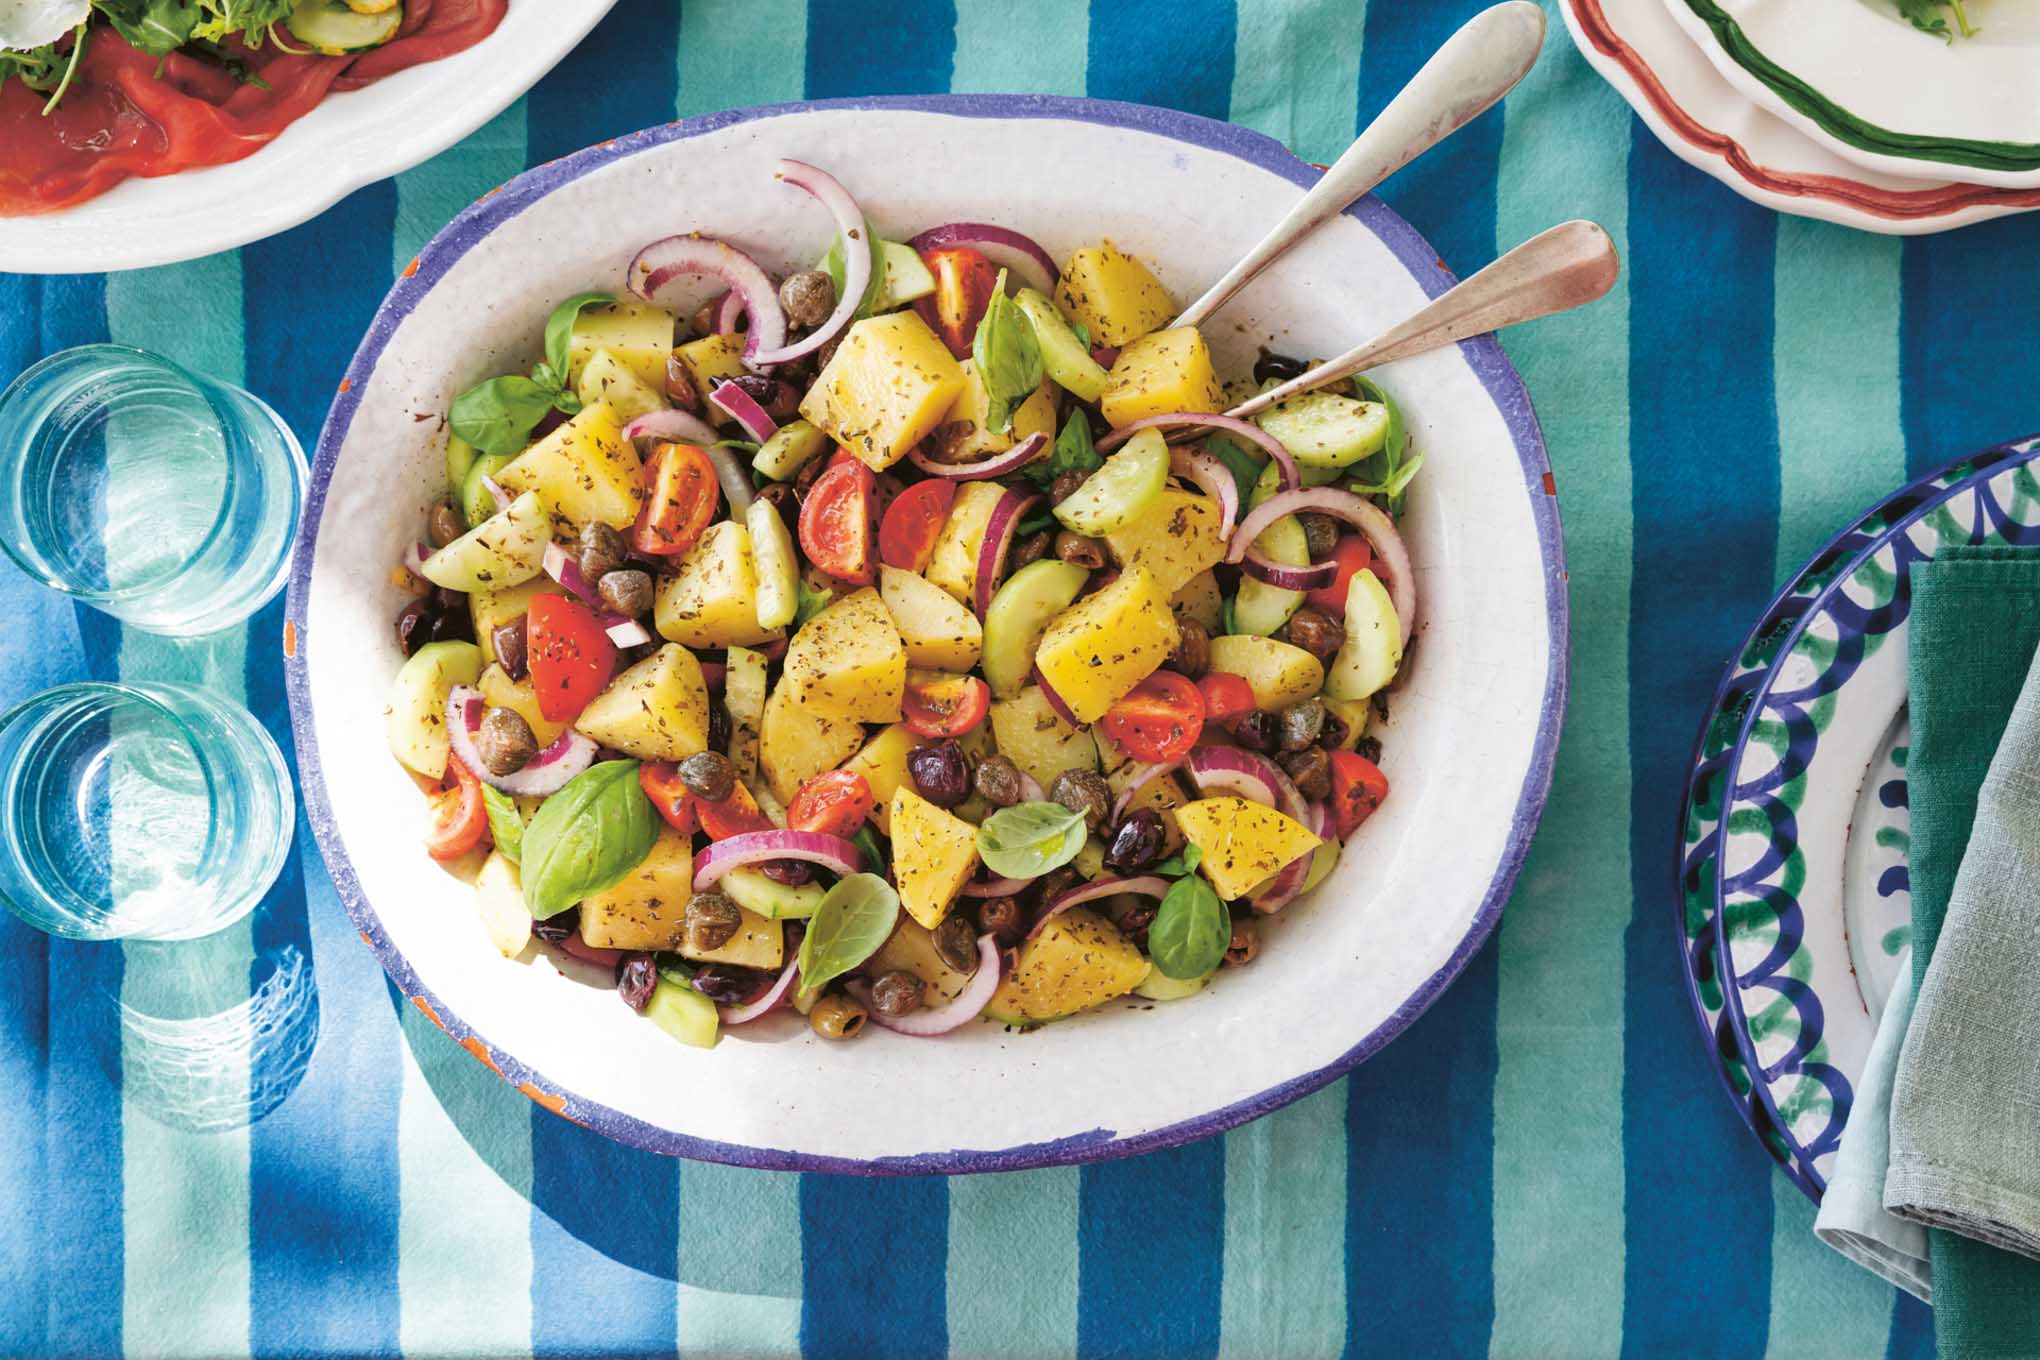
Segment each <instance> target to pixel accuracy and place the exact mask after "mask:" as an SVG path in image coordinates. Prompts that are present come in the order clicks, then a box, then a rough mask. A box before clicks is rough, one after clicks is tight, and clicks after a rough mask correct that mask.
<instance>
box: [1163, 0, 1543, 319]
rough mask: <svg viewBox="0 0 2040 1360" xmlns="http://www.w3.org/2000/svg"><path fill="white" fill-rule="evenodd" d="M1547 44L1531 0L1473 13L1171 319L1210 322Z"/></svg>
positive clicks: (1477, 111) (1477, 108) (1485, 102)
mask: <svg viewBox="0 0 2040 1360" xmlns="http://www.w3.org/2000/svg"><path fill="white" fill-rule="evenodd" d="M1543 44H1544V11H1543V10H1542V9H1540V8H1539V7H1538V6H1536V5H1535V4H1532V3H1531V0H1508V2H1507V3H1505V4H1500V5H1496V6H1494V7H1493V8H1491V9H1487V10H1483V11H1482V12H1481V13H1479V14H1477V15H1475V16H1474V17H1473V18H1472V19H1470V20H1468V21H1467V23H1466V25H1465V26H1464V27H1463V28H1461V29H1460V30H1459V31H1458V32H1457V33H1455V34H1453V35H1452V36H1451V37H1450V38H1449V39H1447V40H1446V42H1445V45H1444V46H1443V47H1441V48H1439V49H1438V51H1437V52H1436V54H1434V55H1433V56H1432V58H1431V59H1430V60H1429V61H1427V62H1425V63H1424V67H1423V69H1422V70H1420V71H1418V72H1417V74H1416V77H1415V78H1414V79H1412V80H1411V81H1410V83H1409V84H1408V85H1405V86H1404V87H1403V88H1402V92H1401V93H1399V94H1398V95H1396V97H1395V98H1394V99H1392V100H1390V101H1389V104H1388V107H1387V108H1385V109H1383V110H1382V111H1381V113H1380V115H1379V116H1378V117H1376V118H1375V120H1374V121H1373V122H1372V123H1369V124H1368V125H1367V128H1366V130H1365V131H1363V132H1362V133H1361V134H1360V136H1359V137H1358V138H1357V139H1356V140H1355V141H1354V143H1353V145H1351V146H1350V147H1347V148H1346V154H1345V155H1343V156H1341V157H1339V159H1338V161H1337V162H1336V163H1335V164H1333V166H1332V168H1331V169H1329V170H1327V171H1326V172H1325V174H1324V177H1323V178H1322V179H1320V180H1319V181H1318V182H1317V183H1316V184H1315V185H1313V186H1311V190H1310V192H1309V193H1307V194H1305V195H1304V196H1303V197H1302V199H1300V200H1299V201H1298V202H1297V204H1296V206H1295V207H1294V208H1292V209H1290V210H1289V213H1288V214H1287V215H1286V216H1285V217H1283V219H1282V220H1281V221H1280V222H1277V223H1276V224H1275V227H1274V229H1273V230H1272V231H1270V232H1269V233H1268V234H1267V235H1266V236H1265V237H1263V238H1262V239H1261V243H1260V244H1259V245H1257V246H1255V247H1254V248H1253V249H1252V250H1251V251H1249V252H1247V255H1246V258H1245V259H1243V260H1241V261H1240V262H1239V263H1238V264H1236V265H1234V266H1233V267H1232V268H1231V269H1229V270H1227V271H1226V274H1225V277H1224V278H1222V279H1220V280H1219V281H1218V282H1217V283H1214V284H1213V285H1211V288H1210V290H1209V291H1207V292H1206V293H1205V294H1204V296H1203V297H1201V298H1199V299H1197V301H1195V302H1193V303H1191V304H1190V306H1189V308H1188V309H1187V310H1185V311H1184V313H1183V314H1182V315H1181V316H1179V317H1177V318H1176V319H1175V321H1174V322H1172V323H1171V324H1172V325H1176V326H1195V325H1198V324H1200V323H1201V322H1203V321H1204V320H1205V319H1206V318H1207V317H1209V316H1210V315H1211V314H1212V313H1213V312H1216V311H1217V310H1218V309H1219V308H1220V307H1223V306H1224V305H1225V304H1226V302H1227V301H1228V300H1229V299H1230V298H1231V297H1232V295H1233V294H1235V293H1237V292H1239V290H1240V289H1242V288H1244V287H1246V286H1247V282H1248V281H1249V280H1250V279H1252V278H1253V277H1254V276H1255V275H1256V274H1259V273H1260V272H1261V271H1262V270H1263V269H1266V268H1267V267H1268V266H1269V265H1271V264H1273V263H1274V262H1275V260H1276V259H1277V258H1278V257H1279V256H1281V255H1282V254H1283V252H1285V251H1287V250H1288V249H1289V248H1290V247H1291V246H1293V245H1295V244H1296V243H1297V242H1298V241H1300V240H1302V239H1303V238H1304V237H1306V236H1308V235H1310V233H1311V232H1313V231H1315V230H1317V229H1318V228H1319V227H1320V226H1322V225H1323V224H1324V223H1326V222H1328V221H1330V220H1331V219H1332V218H1334V217H1336V216H1338V215H1339V214H1340V213H1342V212H1344V211H1345V210H1346V208H1347V207H1348V205H1350V204H1351V203H1353V202H1354V200H1356V199H1358V198H1359V197H1360V196H1361V195H1362V194H1365V193H1366V192H1367V191H1368V190H1370V189H1372V188H1373V187H1374V186H1375V185H1377V184H1379V183H1381V182H1382V181H1383V180H1385V179H1387V178H1388V177H1389V176H1390V175H1392V174H1394V173H1395V172H1396V171H1398V170H1400V169H1402V167H1403V166H1405V165H1408V164H1409V163H1410V162H1411V161H1413V160H1415V159H1416V158H1417V157H1418V156H1420V155H1422V154H1423V153H1424V152H1426V151H1428V150H1430V149H1431V148H1432V147H1434V146H1436V145H1437V144H1438V143H1439V142H1442V141H1444V140H1445V138H1447V137H1449V136H1451V135H1452V134H1453V133H1454V132H1457V131H1458V130H1459V129H1460V128H1462V127H1464V126H1465V125H1466V124H1467V123H1470V122H1472V121H1473V120H1474V119H1475V118H1477V117H1479V116H1480V115H1481V114H1482V113H1485V112H1486V111H1487V110H1488V109H1489V108H1492V107H1493V106H1494V105H1495V103H1496V102H1497V101H1499V100H1500V99H1501V97H1502V96H1503V95H1505V94H1507V93H1508V92H1509V91H1510V90H1512V89H1514V88H1515V86H1516V82H1517V81H1519V80H1521V79H1522V78H1523V76H1524V74H1525V73H1526V72H1527V71H1529V69H1530V68H1531V66H1532V65H1534V64H1535V63H1536V61H1537V51H1538V49H1539V48H1540V47H1542V46H1543Z"/></svg>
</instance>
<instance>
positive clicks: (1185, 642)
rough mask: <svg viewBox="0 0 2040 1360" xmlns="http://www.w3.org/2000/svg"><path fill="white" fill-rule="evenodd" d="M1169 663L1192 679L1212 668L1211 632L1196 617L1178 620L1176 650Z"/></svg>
mask: <svg viewBox="0 0 2040 1360" xmlns="http://www.w3.org/2000/svg"><path fill="white" fill-rule="evenodd" d="M1169 664H1170V665H1171V666H1173V667H1174V668H1175V669H1176V670H1178V671H1180V672H1181V673H1182V674H1184V675H1187V676H1189V677H1190V678H1191V679H1192V680H1195V679H1197V678H1198V677H1199V676H1201V675H1203V674H1204V673H1205V672H1206V671H1208V670H1210V669H1211V634H1210V632H1209V631H1207V630H1206V629H1205V627H1204V625H1203V624H1201V623H1199V622H1198V621H1197V620H1195V619H1177V620H1176V650H1175V651H1174V652H1172V653H1171V654H1170V656H1169Z"/></svg>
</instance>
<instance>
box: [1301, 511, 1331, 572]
mask: <svg viewBox="0 0 2040 1360" xmlns="http://www.w3.org/2000/svg"><path fill="white" fill-rule="evenodd" d="M1296 522H1297V523H1298V524H1301V525H1302V526H1303V541H1304V542H1305V543H1306V544H1308V545H1309V547H1310V560H1311V561H1313V562H1322V561H1324V560H1325V559H1326V558H1327V557H1330V556H1331V555H1332V549H1333V548H1336V547H1338V546H1339V521H1337V520H1335V519H1333V518H1332V517H1331V516H1330V515H1321V514H1319V513H1318V512H1317V511H1315V510H1304V511H1301V512H1299V513H1298V514H1297V516H1296Z"/></svg>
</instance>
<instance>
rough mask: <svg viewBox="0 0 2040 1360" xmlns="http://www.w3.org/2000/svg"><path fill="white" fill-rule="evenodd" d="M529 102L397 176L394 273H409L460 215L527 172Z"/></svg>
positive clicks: (391, 245) (505, 111)
mask: <svg viewBox="0 0 2040 1360" xmlns="http://www.w3.org/2000/svg"><path fill="white" fill-rule="evenodd" d="M525 142H526V136H525V110H524V101H523V100H522V99H520V100H518V101H517V102H516V103H514V104H512V105H511V106H510V107H509V108H507V109H505V110H503V111H502V112H501V113H499V114H497V115H496V116H495V117H494V118H491V119H490V120H489V121H488V122H486V123H484V124H482V126H481V127H479V128H477V129H475V131H474V132H472V133H470V134H469V135H468V137H467V138H466V140H464V141H462V142H461V143H459V144H458V145H457V146H455V147H453V148H452V149H451V150H449V151H446V152H443V153H441V154H440V155H437V156H434V157H433V158H432V159H431V160H429V161H426V162H425V163H424V164H423V165H420V166H417V167H415V168H413V169H410V170H406V171H405V172H404V173H403V174H401V175H398V176H397V222H396V228H395V230H394V231H393V233H392V235H391V241H390V251H391V261H392V266H391V267H392V272H394V273H402V272H403V270H404V268H405V267H406V266H407V265H409V264H410V262H411V260H412V259H413V258H414V257H415V256H416V255H417V254H418V252H419V251H420V250H422V249H423V248H424V246H425V243H426V242H427V241H429V240H431V239H432V237H433V235H434V233H436V232H437V231H438V230H439V229H440V228H441V227H443V226H445V225H446V224H447V223H448V222H449V221H451V220H452V219H453V217H454V215H455V214H456V213H458V212H459V211H460V210H461V209H462V208H465V207H467V205H468V204H470V203H472V202H474V201H475V200H476V199H478V198H480V197H481V196H482V195H483V194H485V193H487V192H489V190H491V189H494V188H496V187H497V186H498V185H500V184H502V183H503V182H504V181H505V180H508V179H510V178H511V177H512V176H514V175H516V174H517V173H518V172H520V171H522V170H523V169H524V155H525Z"/></svg>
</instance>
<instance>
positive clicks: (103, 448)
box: [0, 345, 306, 637]
mask: <svg viewBox="0 0 2040 1360" xmlns="http://www.w3.org/2000/svg"><path fill="white" fill-rule="evenodd" d="M305 479H306V471H305V456H304V452H303V450H301V449H300V448H299V447H298V442H297V439H296V437H295V436H293V435H292V434H291V432H290V427H289V426H287V425H285V424H284V423H283V421H282V419H281V418H280V417H278V416H277V414H276V412H274V411H272V410H270V409H269V407H268V406H266V405H264V404H263V403H262V402H261V401H260V400H259V399H257V398H256V397H254V396H251V395H250V394H248V393H247V392H244V391H242V390H241V389H240V388H238V387H234V386H231V385H230V384H227V383H223V382H218V381H215V380H214V379H211V378H205V377H200V376H199V375H197V374H195V373H190V372H187V371H186V370H185V369H182V368H180V367H178V366H177V365H176V364H173V363H171V362H170V361H169V360H168V359H164V358H161V357H159V356H157V355H154V354H149V353H147V352H145V351H143V350H138V349H131V348H128V347H126V346H123V345H82V346H80V347H78V348H76V349H68V350H65V351H63V352H62V353H59V354H53V355H51V356H50V357H49V358H47V359H44V360H43V361H42V362H40V363H38V364H36V365H35V366H34V367H32V368H30V369H29V370H28V371H27V372H25V373H23V374H22V375H21V376H20V377H19V378H17V379H15V381H14V382H13V384H12V385H11V386H9V387H8V388H7V390H6V392H5V393H0V548H4V549H5V550H6V552H7V555H8V556H10V557H12V558H13V559H14V560H15V562H17V563H18V564H20V566H21V568H22V570H24V571H26V572H27V573H28V574H29V575H31V576H33V577H35V578H36V579H37V580H39V581H41V582H42V583H43V584H45V585H48V586H51V587H54V588H55V589H57V590H61V591H63V592H64V593H66V594H68V595H73V596H76V597H77V598H78V599H80V600H83V601H84V602H85V603H87V604H89V605H91V606H93V607H94V608H96V609H100V610H103V611H104V612H106V613H108V614H111V615H113V616H114V617H115V618H117V619H120V620H121V621H122V622H123V623H128V624H132V625H134V626H135V627H136V628H140V629H143V630H144V631H147V632H151V633H166V634H170V635H173V636H179V637H193V636H197V635H199V634H203V633H212V632H217V631H219V630H220V629H222V628H227V627H231V626H232V625H234V624H236V623H239V622H241V621H242V620H243V619H245V618H247V617H248V616H249V615H250V614H253V613H254V612H255V611H256V610H257V609H259V608H261V607H262V605H263V604H264V603H265V602H266V601H268V599H269V598H270V597H271V596H273V595H274V594H276V592H277V589H278V588H279V587H280V586H282V584H283V580H284V576H285V574H286V572H287V571H288V569H289V565H290V547H291V540H292V539H293V538H294V537H295V536H296V533H297V522H298V512H299V510H300V508H301V507H302V504H303V500H304V485H305Z"/></svg>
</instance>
